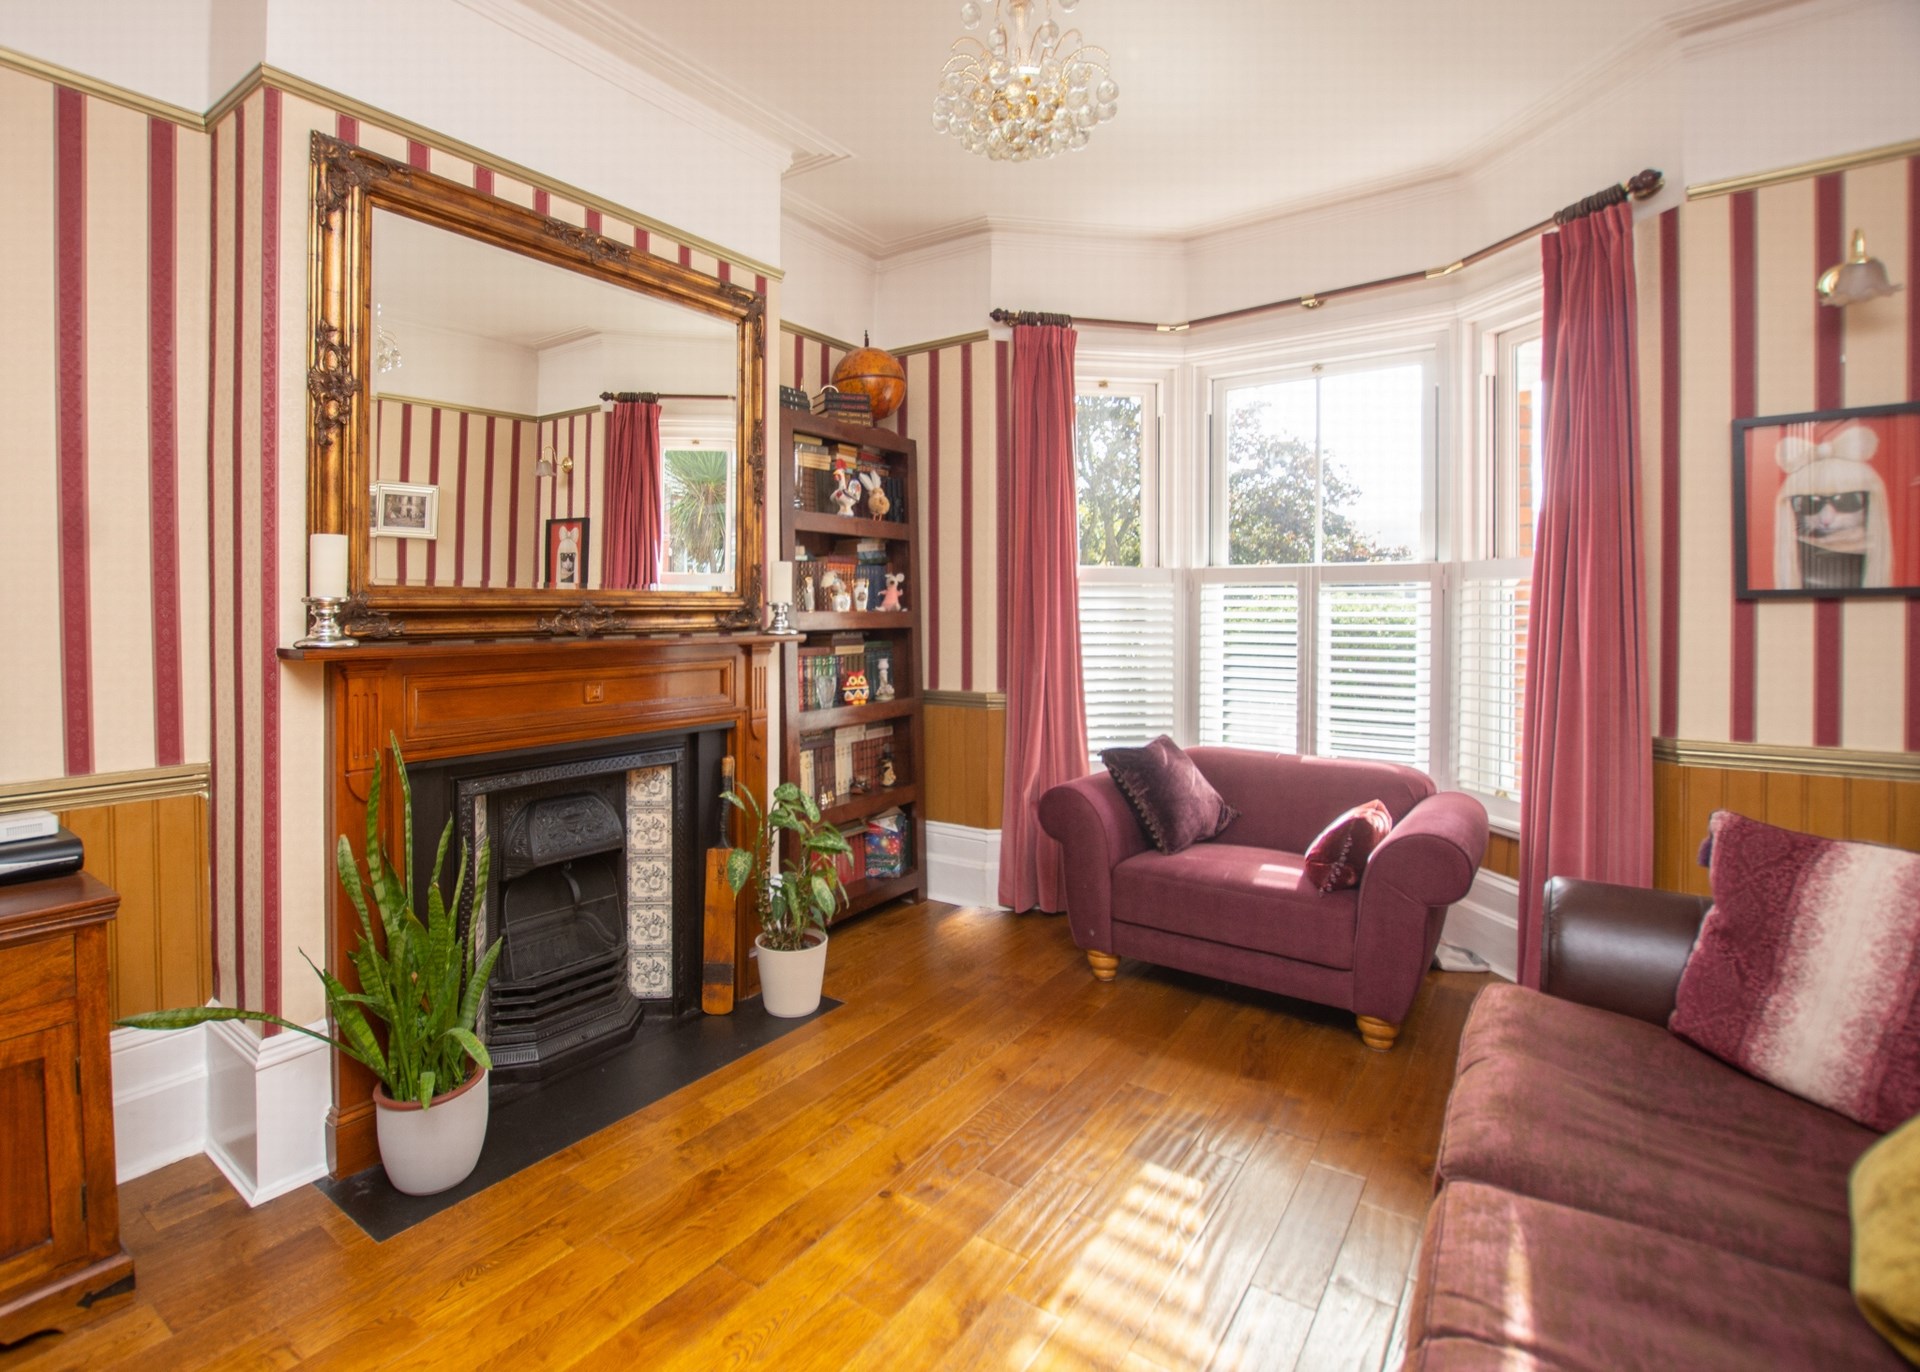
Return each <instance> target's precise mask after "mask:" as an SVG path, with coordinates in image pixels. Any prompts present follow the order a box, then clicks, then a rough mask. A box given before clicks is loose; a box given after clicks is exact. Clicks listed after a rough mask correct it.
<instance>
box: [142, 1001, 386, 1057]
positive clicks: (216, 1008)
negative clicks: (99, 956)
mask: <svg viewBox="0 0 1920 1372" xmlns="http://www.w3.org/2000/svg"><path fill="white" fill-rule="evenodd" d="M217 1020H247V1021H250V1022H251V1023H254V1024H277V1025H279V1026H280V1027H281V1028H282V1029H291V1030H292V1031H293V1032H294V1033H296V1034H305V1035H306V1036H307V1037H308V1038H310V1039H319V1040H320V1042H322V1043H330V1044H332V1045H333V1046H334V1047H335V1048H338V1049H339V1050H340V1051H341V1052H343V1053H345V1054H347V1056H348V1057H352V1056H353V1050H352V1049H350V1048H348V1047H347V1045H346V1044H344V1043H342V1042H340V1040H339V1039H336V1038H333V1037H331V1036H330V1035H327V1034H321V1033H316V1032H315V1031H313V1030H312V1029H309V1028H307V1026H306V1025H304V1024H295V1023H294V1022H293V1021H292V1020H290V1019H282V1018H281V1017H280V1016H279V1015H269V1014H265V1013H263V1012H261V1011H259V1010H236V1009H233V1008H231V1007H229V1006H225V1005H199V1006H188V1007H186V1008H185V1009H181V1010H146V1011H143V1012H141V1013H140V1014H137V1015H128V1016H126V1017H125V1018H123V1019H117V1020H115V1021H114V1025H115V1027H117V1028H121V1029H153V1030H164V1029H194V1028H197V1027H199V1026H200V1025H202V1024H212V1023H214V1022H215V1021H217Z"/></svg>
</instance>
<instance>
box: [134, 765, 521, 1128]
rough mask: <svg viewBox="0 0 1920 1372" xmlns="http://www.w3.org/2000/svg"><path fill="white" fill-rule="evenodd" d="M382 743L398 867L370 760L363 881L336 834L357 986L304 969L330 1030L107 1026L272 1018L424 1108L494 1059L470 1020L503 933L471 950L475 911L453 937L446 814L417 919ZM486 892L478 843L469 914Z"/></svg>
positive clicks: (252, 1013) (177, 1013)
mask: <svg viewBox="0 0 1920 1372" xmlns="http://www.w3.org/2000/svg"><path fill="white" fill-rule="evenodd" d="M390 746H391V748H392V750H393V764H394V771H395V773H396V774H397V775H398V776H399V778H400V798H401V806H400V813H401V817H402V840H401V854H400V858H401V861H400V865H399V867H398V868H396V867H395V866H394V863H393V860H392V858H391V857H390V856H389V855H388V854H387V853H386V851H385V848H384V845H383V844H382V842H381V837H380V793H381V785H382V777H381V766H380V760H379V759H378V758H377V757H376V758H375V759H374V765H373V785H372V788H371V789H370V790H369V792H368V795H367V842H366V854H367V856H366V877H365V879H364V880H362V878H361V875H360V867H359V864H358V863H356V862H355V861H354V856H353V847H352V845H351V844H349V843H348V842H347V836H346V835H345V834H342V835H341V836H340V843H339V846H338V847H337V848H336V849H335V851H334V866H335V868H336V869H337V870H338V872H339V874H340V884H341V885H342V886H343V887H345V888H346V892H347V899H348V900H350V901H352V902H353V908H354V910H355V911H357V912H358V913H359V916H360V941H359V942H358V943H357V944H356V945H355V946H354V948H353V949H352V950H351V951H349V952H348V954H347V958H348V960H349V961H350V962H352V964H353V968H354V971H356V972H357V973H359V977H360V989H359V990H358V991H349V990H348V989H347V988H346V986H344V985H343V984H342V983H341V981H340V979H339V978H338V977H336V976H334V975H333V974H332V973H331V972H329V971H327V970H326V969H325V968H324V967H317V966H314V963H313V959H312V958H307V965H308V966H309V967H313V970H314V973H315V974H316V975H317V976H318V977H319V978H320V982H321V985H322V986H323V987H325V989H326V996H327V1011H328V1016H329V1018H330V1019H331V1020H332V1021H333V1026H334V1028H335V1029H336V1030H337V1031H338V1034H339V1037H337V1038H336V1037H333V1036H332V1035H328V1034H321V1033H316V1032H315V1031H313V1030H311V1029H309V1028H307V1027H306V1026H305V1025H300V1024H295V1023H294V1022H293V1021H292V1020H288V1019H283V1018H281V1017H280V1016H279V1015H270V1014H266V1013H264V1012H262V1011H259V1010H240V1009H234V1008H230V1007H228V1006H223V1005H205V1006H197V1007H190V1008H187V1009H181V1010H154V1011H150V1012H148V1013H146V1014H140V1015H129V1016H128V1017H127V1018H125V1019H122V1020H118V1021H116V1023H118V1024H121V1025H124V1026H126V1027H128V1028H132V1029H188V1028H192V1027H193V1026H194V1025H198V1024H206V1023H209V1022H211V1021H214V1020H252V1021H256V1022H258V1023H262V1024H277V1025H279V1026H280V1027H281V1028H282V1029H291V1030H293V1031H294V1032H295V1033H299V1034H306V1035H308V1036H309V1037H310V1038H317V1039H319V1040H321V1041H322V1042H323V1043H330V1044H332V1045H333V1046H334V1047H335V1048H337V1049H338V1050H339V1051H340V1052H342V1053H344V1054H345V1055H346V1056H347V1057H349V1058H352V1059H353V1060H354V1061H355V1062H357V1063H360V1064H361V1065H362V1066H364V1067H365V1068H366V1069H367V1070H368V1071H370V1072H372V1073H373V1074H374V1076H376V1077H378V1078H379V1079H380V1084H381V1085H382V1086H384V1087H385V1088H386V1092H387V1095H389V1096H390V1097H392V1098H393V1099H394V1100H396V1101H416V1100H417V1101H419V1102H420V1104H421V1105H422V1106H423V1107H424V1106H426V1105H428V1104H429V1103H430V1102H431V1101H432V1099H433V1098H434V1097H435V1096H436V1095H442V1094H444V1093H446V1092H448V1091H451V1090H453V1089H454V1088H455V1087H456V1086H459V1085H460V1084H461V1083H462V1082H464V1081H465V1080H466V1079H467V1075H468V1071H469V1064H470V1063H477V1064H478V1065H479V1066H480V1067H482V1068H486V1067H490V1066H492V1061H491V1060H490V1059H489V1058H488V1056H487V1049H486V1045H485V1044H483V1043H481V1042H480V1039H479V1037H478V1036H477V1035H476V1034H475V1033H474V1024H475V1023H476V1021H477V1020H478V1019H479V1015H480V1000H481V997H482V996H483V995H485V994H486V989H487V981H488V979H489V978H490V977H491V976H492V975H493V965H494V962H495V961H496V960H497V959H498V958H499V956H500V941H499V940H497V939H496V940H495V941H494V943H493V946H492V947H491V948H488V949H487V950H486V952H485V953H484V954H483V953H481V952H480V947H479V937H480V935H479V929H480V920H479V919H478V918H474V919H470V920H469V921H468V925H469V928H468V933H467V937H466V938H464V939H462V938H461V937H460V933H459V915H458V911H459V909H460V904H461V898H462V895H463V894H464V891H465V885H466V877H467V856H468V854H467V849H466V845H465V844H462V845H461V848H460V862H459V869H458V872H457V874H456V876H455V878H454V885H453V896H452V899H451V900H448V899H444V898H443V897H442V896H441V893H440V875H441V872H442V870H443V869H444V868H445V866H446V860H447V847H448V844H449V843H451V842H452V839H453V821H452V820H451V819H449V820H448V821H447V827H446V828H445V829H443V830H442V831H441V833H440V847H439V850H438V851H437V852H436V853H435V855H434V859H433V877H432V880H431V882H430V883H429V884H428V886H427V901H426V905H427V917H426V920H425V922H424V923H423V922H422V921H421V919H420V916H419V914H418V912H417V911H416V909H415V907H414V900H413V894H412V891H411V888H410V881H411V874H412V872H413V789H412V787H411V786H410V785H409V783H408V781H407V764H406V760H405V759H404V758H402V757H401V756H400V744H399V741H398V740H397V739H396V740H392V741H391V742H390ZM486 893H487V849H486V846H485V845H484V844H483V845H482V846H481V848H480V854H479V861H478V863H477V864H476V865H475V868H474V879H473V906H472V908H473V909H474V910H475V911H476V912H478V911H480V910H482V909H484V908H485V901H486ZM369 899H371V902H372V905H373V907H374V909H376V910H378V911H379V915H380V940H379V942H376V941H375V938H374V933H373V921H372V916H371V915H370V914H369V912H368V902H369ZM302 956H303V957H304V956H305V954H304V953H303V954H302ZM369 1016H371V1017H372V1018H373V1019H376V1020H378V1021H380V1023H381V1024H382V1025H384V1026H385V1029H386V1033H385V1034H384V1036H383V1035H380V1034H376V1033H375V1032H374V1029H373V1026H372V1025H371V1024H370V1023H368V1017H369ZM383 1037H384V1040H385V1042H384V1043H383V1042H382V1038H383Z"/></svg>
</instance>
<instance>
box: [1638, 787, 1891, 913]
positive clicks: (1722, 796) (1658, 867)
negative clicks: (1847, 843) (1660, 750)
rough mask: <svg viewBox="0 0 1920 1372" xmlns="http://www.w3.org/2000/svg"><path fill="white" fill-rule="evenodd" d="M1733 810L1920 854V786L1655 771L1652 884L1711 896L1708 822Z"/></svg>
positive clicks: (1787, 825)
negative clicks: (1703, 858)
mask: <svg viewBox="0 0 1920 1372" xmlns="http://www.w3.org/2000/svg"><path fill="white" fill-rule="evenodd" d="M1715 810H1736V811H1738V812H1739V813H1741V814H1743V815H1747V816H1749V817H1751V818H1753V819H1760V820H1765V821H1766V822H1767V823H1769V824H1778V825H1780V826H1781V827H1782V828H1787V829H1799V830H1802V831H1804V832H1806V833H1810V834H1820V835H1823V836H1824V837H1827V838H1853V839H1862V840H1865V841H1867V842H1870V843H1890V844H1892V845H1894V846H1895V847H1897V848H1909V849H1915V850H1920V781H1894V780H1888V779H1885V778H1880V777H1857V776H1855V777H1847V776H1813V775H1808V774H1806V773H1801V772H1763V771H1755V770H1751V769H1747V768H1732V767H1699V766H1687V765H1683V764H1681V763H1677V762H1663V761H1660V760H1659V759H1655V761H1654V764H1653V819H1654V824H1653V880H1654V885H1656V886H1659V887H1661V888H1662V889H1664V890H1669V891H1692V892H1694V893H1696V894H1698V895H1703V896H1704V895H1707V894H1709V892H1708V890H1707V872H1706V869H1705V868H1704V867H1701V866H1700V865H1699V863H1698V861H1697V860H1696V859H1697V857H1698V855H1699V851H1700V840H1701V839H1703V838H1705V837H1706V833H1707V817H1708V816H1709V815H1711V814H1712V813H1713V812H1714V811H1715Z"/></svg>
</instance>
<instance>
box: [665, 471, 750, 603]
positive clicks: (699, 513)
mask: <svg viewBox="0 0 1920 1372" xmlns="http://www.w3.org/2000/svg"><path fill="white" fill-rule="evenodd" d="M662 467H663V471H664V475H665V477H666V483H665V484H666V492H665V493H666V499H667V569H668V570H669V571H674V572H694V573H702V574H707V575H713V574H717V573H720V572H724V571H726V570H727V486H728V482H729V478H730V476H731V473H732V467H733V462H732V456H731V454H729V453H727V452H724V451H722V450H720V449H717V448H692V449H673V450H670V451H668V452H667V453H666V454H665V455H664V457H663V459H662Z"/></svg>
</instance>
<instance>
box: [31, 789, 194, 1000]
mask: <svg viewBox="0 0 1920 1372" xmlns="http://www.w3.org/2000/svg"><path fill="white" fill-rule="evenodd" d="M60 822H61V823H62V824H64V825H66V826H67V828H69V829H71V830H73V832H74V833H75V834H77V835H79V837H80V841H81V842H82V843H84V844H85V845H86V848H87V871H89V872H91V873H92V874H93V875H94V876H95V877H98V878H99V879H100V880H101V881H104V882H105V883H106V884H107V885H109V886H111V887H113V889H114V890H116V891H118V892H119V893H120V913H119V915H118V917H116V918H115V919H114V921H113V922H112V923H111V924H109V925H108V926H107V931H108V935H109V938H108V944H107V993H108V1004H109V1006H110V1007H111V1009H112V1011H113V1014H114V1016H115V1018H118V1017H119V1016H121V1015H136V1014H139V1013H140V1012H141V1011H143V1010H163V1009H171V1008H173V1007H176V1006H182V1005H204V1004H206V1002H207V1000H208V999H209V997H211V996H212V994H213V968H212V963H211V957H210V945H209V941H208V926H207V882H208V867H207V800H206V797H205V796H168V797H166V798H164V799H160V800H129V801H123V802H121V803H120V804H117V805H93V806H88V807H87V808H85V809H79V810H67V811H64V812H62V813H61V815H60Z"/></svg>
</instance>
